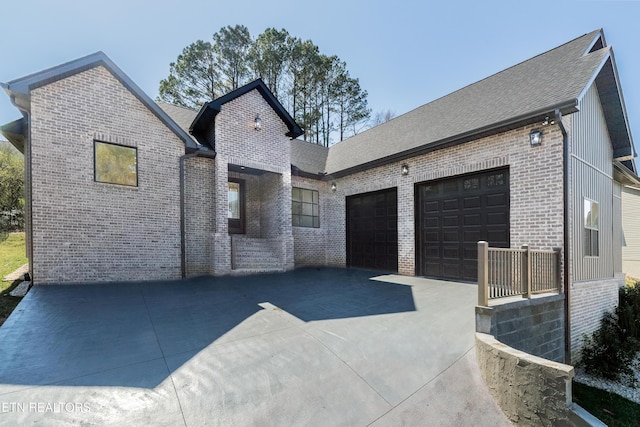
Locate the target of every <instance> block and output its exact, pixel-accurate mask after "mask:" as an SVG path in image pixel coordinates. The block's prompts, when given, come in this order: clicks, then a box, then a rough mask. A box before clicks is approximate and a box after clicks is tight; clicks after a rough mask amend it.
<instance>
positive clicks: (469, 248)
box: [416, 169, 509, 280]
mask: <svg viewBox="0 0 640 427" xmlns="http://www.w3.org/2000/svg"><path fill="white" fill-rule="evenodd" d="M416 201H417V209H416V217H417V218H416V219H417V221H416V225H417V226H416V228H417V229H416V240H417V241H416V250H417V256H416V262H417V266H416V269H417V274H418V275H420V276H431V277H440V278H445V279H454V280H477V274H478V273H477V256H478V252H477V243H478V241H479V240H486V241H488V242H489V245H490V246H493V247H509V170H508V169H501V170H492V171H487V172H482V173H476V174H472V175H463V176H459V177H454V178H447V179H442V180H437V181H430V182H426V183H422V184H418V185H416Z"/></svg>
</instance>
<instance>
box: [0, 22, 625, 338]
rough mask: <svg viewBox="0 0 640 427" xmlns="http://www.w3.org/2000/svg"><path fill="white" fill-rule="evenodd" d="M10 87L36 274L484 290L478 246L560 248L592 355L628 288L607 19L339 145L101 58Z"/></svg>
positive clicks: (283, 118) (9, 130)
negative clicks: (285, 274) (176, 99)
mask: <svg viewBox="0 0 640 427" xmlns="http://www.w3.org/2000/svg"><path fill="white" fill-rule="evenodd" d="M3 87H4V89H5V91H6V92H7V94H8V95H9V96H10V98H11V100H12V102H13V103H14V105H15V106H16V107H17V108H18V109H19V110H20V111H21V112H22V113H23V115H24V118H23V119H20V120H17V121H15V122H12V123H9V124H7V125H5V126H3V127H2V133H3V134H4V135H5V136H6V137H7V138H8V139H9V140H10V141H11V142H12V143H13V144H14V145H15V146H16V147H18V148H19V149H20V150H21V151H22V152H23V153H24V154H25V160H26V161H25V165H26V184H27V185H26V187H27V190H26V193H27V194H26V211H27V212H26V214H27V218H28V219H27V230H26V231H27V236H28V238H27V242H28V248H27V253H28V257H29V260H30V270H31V275H32V277H33V280H34V282H35V283H37V284H46V283H67V282H90V281H105V280H148V279H168V278H169V279H178V278H181V277H188V276H195V275H205V274H213V275H219V274H238V273H247V272H255V271H273V270H280V271H282V270H288V269H292V268H294V267H296V266H302V265H328V266H352V267H365V268H374V269H380V270H386V271H395V272H398V273H400V274H405V275H419V276H429V277H437V278H445V279H451V280H464V281H473V280H474V279H475V277H476V274H477V271H476V268H477V262H476V244H477V242H478V241H479V240H486V241H488V242H489V243H490V245H491V246H498V247H520V246H521V245H524V244H528V245H530V246H531V247H533V248H541V249H550V248H556V247H558V248H564V250H563V266H564V267H566V268H564V267H563V276H564V279H563V280H564V288H565V294H566V295H567V299H568V301H569V302H568V306H567V309H568V312H569V321H570V322H569V323H570V325H571V341H572V342H571V346H572V348H578V347H579V346H580V338H581V334H582V333H585V332H589V331H592V330H594V329H595V328H596V327H597V325H598V322H599V319H600V317H601V315H602V313H603V311H605V310H608V309H610V308H612V307H613V306H615V304H616V303H617V289H618V287H619V286H620V285H621V284H622V283H623V282H624V275H623V273H622V271H623V270H622V255H621V253H622V252H621V247H622V235H621V227H622V226H621V191H622V181H623V180H622V178H621V176H622V175H624V176H626V177H632V178H633V177H635V176H636V175H635V167H634V164H633V158H634V157H635V151H634V148H633V143H632V140H631V134H630V130H629V127H628V122H627V117H626V112H625V107H624V103H623V98H622V94H621V89H620V84H619V81H618V77H617V72H616V66H615V61H614V56H613V51H612V50H611V48H610V47H609V46H607V45H606V42H605V38H604V34H603V32H602V31H601V30H597V31H594V32H591V33H589V34H586V35H584V36H581V37H579V38H577V39H574V40H572V41H570V42H568V43H566V44H563V45H561V46H559V47H557V48H555V49H552V50H550V51H548V52H546V53H543V54H541V55H538V56H536V57H534V58H531V59H529V60H527V61H524V62H522V63H520V64H518V65H515V66H513V67H511V68H508V69H506V70H504V71H502V72H499V73H497V74H495V75H493V76H490V77H488V78H486V79H484V80H481V81H479V82H477V83H474V84H472V85H469V86H467V87H465V88H463V89H460V90H458V91H456V92H453V93H452V94H450V95H447V96H445V97H443V98H440V99H438V100H435V101H433V102H430V103H428V104H426V105H424V106H422V107H419V108H417V109H415V110H413V111H410V112H408V113H406V114H404V115H402V116H400V117H397V118H395V119H393V120H391V121H389V122H387V123H385V124H383V125H380V126H377V127H374V128H372V129H369V130H367V131H365V132H362V133H361V134H358V135H356V136H354V137H352V138H350V139H348V140H345V141H343V142H340V143H337V144H335V145H333V146H331V147H330V148H325V147H321V146H318V145H315V144H311V143H306V142H303V141H301V140H298V139H296V138H297V137H298V136H300V135H301V134H302V133H303V130H302V129H300V127H299V126H298V125H297V124H296V122H295V121H294V119H293V118H292V117H291V116H290V115H289V113H288V112H287V111H286V110H285V109H284V108H283V106H282V105H281V104H280V103H279V102H278V100H277V99H276V98H275V97H274V96H273V95H272V93H271V92H270V91H269V89H268V88H267V87H266V86H265V85H264V83H263V82H262V81H261V80H256V81H254V82H252V83H250V84H248V85H246V86H244V87H242V88H240V89H238V90H236V91H234V92H232V93H229V94H227V95H225V96H222V97H221V98H218V99H216V100H213V101H212V102H210V103H208V104H206V105H204V106H203V107H202V109H201V110H200V111H193V110H190V109H185V108H182V107H176V106H174V105H170V104H165V103H161V102H159V103H156V102H154V101H152V100H151V99H150V98H149V97H148V96H147V95H146V94H144V93H143V92H142V90H140V88H139V87H138V86H136V85H135V83H134V82H133V81H131V80H130V79H129V78H128V77H127V76H126V74H125V73H124V72H123V71H122V70H120V69H119V68H118V67H117V66H116V65H115V64H114V63H113V62H112V61H111V60H110V59H109V58H108V57H106V56H105V55H104V54H103V53H101V52H99V53H96V54H93V55H90V56H87V57H84V58H81V59H78V60H75V61H72V62H69V63H66V64H63V65H60V66H57V67H54V68H51V69H48V70H45V71H42V72H39V73H36V74H33V75H30V76H27V77H23V78H20V79H17V80H14V81H11V82H9V83H7V84H3ZM636 178H637V177H636ZM633 179H635V178H633Z"/></svg>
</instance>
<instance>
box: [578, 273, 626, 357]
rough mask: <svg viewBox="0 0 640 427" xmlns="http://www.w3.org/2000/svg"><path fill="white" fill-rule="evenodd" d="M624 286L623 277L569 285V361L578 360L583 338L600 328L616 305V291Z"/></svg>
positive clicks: (618, 276)
mask: <svg viewBox="0 0 640 427" xmlns="http://www.w3.org/2000/svg"><path fill="white" fill-rule="evenodd" d="M623 285H624V276H623V275H617V276H616V277H614V278H611V279H599V280H596V281H589V282H576V283H573V284H572V285H571V294H570V301H571V303H570V304H571V307H570V317H571V323H570V324H571V360H572V361H573V362H575V361H578V360H579V359H580V351H581V350H582V347H583V346H584V336H585V335H587V336H591V334H592V333H593V331H595V330H596V329H598V327H599V326H600V320H602V316H603V315H604V313H605V312H607V311H608V312H611V311H613V310H614V309H615V307H616V306H617V305H618V289H619V288H620V287H621V286H623Z"/></svg>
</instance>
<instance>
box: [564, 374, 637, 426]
mask: <svg viewBox="0 0 640 427" xmlns="http://www.w3.org/2000/svg"><path fill="white" fill-rule="evenodd" d="M573 401H574V402H576V403H577V404H578V405H580V406H582V407H583V408H584V409H586V410H587V411H589V412H590V413H591V414H592V415H594V416H595V417H597V418H599V419H600V421H602V422H603V423H605V424H607V425H608V426H610V427H626V426H629V427H638V426H640V405H638V404H637V403H635V402H632V401H630V400H628V399H625V398H624V397H621V396H618V395H617V394H615V393H609V392H606V391H604V390H600V389H597V388H594V387H589V386H587V385H584V384H580V383H576V382H574V383H573Z"/></svg>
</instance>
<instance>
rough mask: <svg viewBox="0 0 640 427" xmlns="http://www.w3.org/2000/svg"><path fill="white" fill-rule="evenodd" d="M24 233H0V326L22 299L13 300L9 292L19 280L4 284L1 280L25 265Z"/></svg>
mask: <svg viewBox="0 0 640 427" xmlns="http://www.w3.org/2000/svg"><path fill="white" fill-rule="evenodd" d="M24 255H25V243H24V233H0V325H2V324H3V323H4V321H5V319H6V318H7V317H9V314H11V312H12V311H13V310H14V309H15V308H16V306H17V305H18V303H19V302H20V300H21V299H22V298H15V297H12V296H10V295H8V294H9V292H10V291H11V290H12V289H13V288H15V287H16V286H18V283H20V281H19V280H16V281H15V282H5V281H3V280H2V279H3V278H4V276H6V275H7V274H9V273H13V272H14V271H16V270H17V269H18V268H19V267H20V266H22V265H23V264H26V263H27V258H25V256H24Z"/></svg>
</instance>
